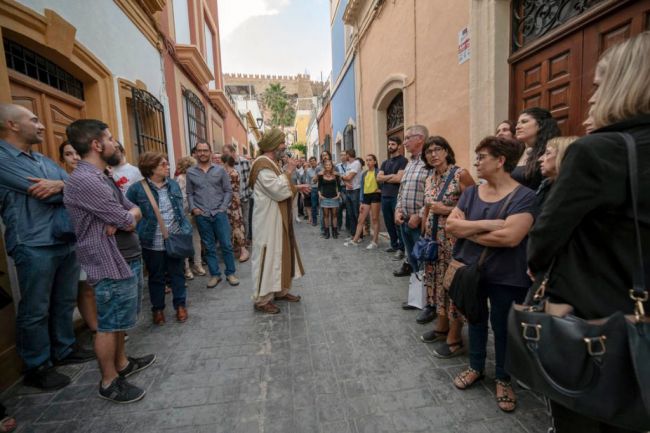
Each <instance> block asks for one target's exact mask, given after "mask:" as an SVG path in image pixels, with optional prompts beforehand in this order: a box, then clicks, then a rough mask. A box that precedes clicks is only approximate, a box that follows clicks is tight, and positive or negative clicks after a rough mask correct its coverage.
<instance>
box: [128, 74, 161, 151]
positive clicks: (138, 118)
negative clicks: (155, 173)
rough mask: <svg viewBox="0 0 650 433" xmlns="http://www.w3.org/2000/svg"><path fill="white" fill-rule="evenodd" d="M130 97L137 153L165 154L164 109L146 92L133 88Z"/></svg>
mask: <svg viewBox="0 0 650 433" xmlns="http://www.w3.org/2000/svg"><path fill="white" fill-rule="evenodd" d="M131 95H132V98H131V107H132V110H133V117H134V121H135V134H136V147H137V149H138V153H139V154H142V153H144V152H148V151H155V152H162V153H164V154H167V133H166V131H165V108H164V107H163V105H162V104H161V103H160V101H159V100H158V99H156V97H155V96H153V95H152V94H151V93H149V92H147V91H146V90H141V89H136V88H135V87H133V88H131Z"/></svg>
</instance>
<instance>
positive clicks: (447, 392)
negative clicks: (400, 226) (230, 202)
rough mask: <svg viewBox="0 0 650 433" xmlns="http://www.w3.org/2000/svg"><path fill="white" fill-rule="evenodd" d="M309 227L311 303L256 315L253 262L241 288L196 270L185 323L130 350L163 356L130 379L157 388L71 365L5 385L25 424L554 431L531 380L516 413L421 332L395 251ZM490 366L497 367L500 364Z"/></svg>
mask: <svg viewBox="0 0 650 433" xmlns="http://www.w3.org/2000/svg"><path fill="white" fill-rule="evenodd" d="M297 233H298V238H299V241H300V244H301V247H302V256H303V260H304V262H305V265H306V266H305V267H306V270H307V276H306V277H305V278H303V279H302V280H299V281H298V283H297V284H296V290H295V291H294V293H297V294H300V295H302V297H303V300H302V302H301V303H299V304H291V305H287V304H281V308H282V314H280V315H278V316H262V315H258V314H255V313H254V312H253V308H252V305H251V302H250V295H251V292H252V289H251V286H252V283H251V278H250V264H248V263H246V264H245V265H243V266H242V267H241V269H240V271H239V275H240V277H241V280H242V284H241V285H240V286H239V287H230V286H228V285H226V284H225V283H221V284H220V285H219V286H218V287H217V288H216V289H206V288H205V281H206V279H205V277H200V278H197V279H195V280H194V281H192V282H190V284H189V292H188V299H189V302H190V304H189V314H190V319H189V321H188V322H187V323H185V324H182V325H180V324H177V323H175V322H174V320H173V319H172V314H173V310H172V308H171V306H170V305H168V307H167V318H168V322H167V324H166V325H165V326H162V327H154V326H152V325H151V320H150V316H149V314H145V315H143V317H142V319H141V321H140V324H139V326H138V328H137V329H136V330H134V331H133V332H130V333H129V334H130V341H129V342H128V343H127V348H128V350H129V353H130V354H133V355H141V354H146V353H152V352H153V353H156V355H157V357H158V359H157V362H156V363H155V364H154V366H152V367H150V368H149V369H147V370H145V371H143V372H141V373H139V374H137V375H135V376H133V377H132V378H131V379H132V380H133V382H134V383H136V384H138V385H140V386H143V387H145V388H146V389H147V395H146V396H145V398H144V400H143V401H141V402H139V403H136V404H131V405H115V404H111V403H109V402H106V401H103V400H100V399H99V398H98V397H97V383H98V381H99V373H98V371H97V366H96V364H95V363H94V362H91V363H88V364H85V365H83V366H81V367H78V366H74V367H67V368H66V369H65V371H67V372H68V373H70V374H74V382H73V384H72V385H70V386H68V387H66V388H64V389H62V390H60V391H58V392H56V393H45V394H44V393H40V394H39V393H34V390H30V389H27V388H23V387H21V386H19V387H16V388H14V389H13V390H11V391H10V392H9V393H7V394H6V395H5V396H3V398H2V399H3V400H4V401H5V404H6V405H7V406H9V408H10V410H11V412H12V413H13V414H14V415H16V418H17V419H18V422H19V424H20V428H19V430H18V431H19V432H21V433H26V432H38V433H52V432H56V433H64V432H65V433H74V432H84V433H90V432H97V433H119V432H138V433H145V432H174V433H190V432H192V433H218V432H224V433H248V432H251V433H252V432H264V433H272V432H278V433H311V432H320V433H330V432H331V433H347V432H350V433H352V432H354V433H380V432H425V431H426V432H531V433H532V432H545V431H546V424H547V418H546V415H545V411H544V405H543V403H542V401H541V400H540V399H539V398H537V397H536V396H534V395H532V394H530V393H528V392H526V391H519V392H518V398H519V407H518V409H517V411H516V412H515V414H505V413H503V412H501V411H500V410H499V409H498V408H497V406H496V403H495V402H494V395H493V393H494V382H493V380H492V379H490V380H486V381H484V382H483V383H480V384H478V386H475V387H474V388H472V389H470V390H467V391H458V390H456V389H455V388H454V387H453V385H452V383H451V378H452V376H453V375H454V374H455V373H457V372H458V371H459V370H460V369H461V368H462V367H463V366H464V365H465V364H466V362H467V358H466V357H460V358H455V359H452V360H446V361H444V360H438V359H436V358H434V357H433V356H432V351H431V347H430V346H428V345H425V344H423V343H421V342H420V341H419V335H420V334H421V333H422V332H423V331H426V330H428V329H430V326H431V325H424V326H423V325H418V324H416V323H415V315H416V312H414V311H403V310H402V309H401V308H400V303H401V302H402V301H403V300H404V299H405V297H406V290H407V288H406V284H407V280H406V279H405V278H401V279H397V278H394V277H393V276H392V275H391V271H392V269H393V268H394V267H395V266H396V265H395V262H392V261H391V260H390V255H389V254H387V253H384V252H383V250H382V249H380V250H374V251H367V250H366V249H365V248H363V247H362V248H358V249H357V248H346V247H344V246H343V241H342V239H339V240H327V241H326V240H323V239H319V237H318V231H317V230H316V229H314V228H312V227H307V226H306V225H305V224H297ZM167 299H168V301H169V304H171V299H170V298H169V297H168V298H167ZM145 305H146V304H145ZM147 312H148V310H147ZM489 351H490V353H492V350H491V349H489ZM487 373H488V376H490V377H493V374H494V367H493V365H492V364H489V366H488V371H487Z"/></svg>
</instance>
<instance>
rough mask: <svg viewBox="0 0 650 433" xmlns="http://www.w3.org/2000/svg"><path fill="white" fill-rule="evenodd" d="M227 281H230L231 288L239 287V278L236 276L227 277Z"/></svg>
mask: <svg viewBox="0 0 650 433" xmlns="http://www.w3.org/2000/svg"><path fill="white" fill-rule="evenodd" d="M226 281H228V284H230V285H231V286H239V278H237V277H235V276H234V275H228V276H226Z"/></svg>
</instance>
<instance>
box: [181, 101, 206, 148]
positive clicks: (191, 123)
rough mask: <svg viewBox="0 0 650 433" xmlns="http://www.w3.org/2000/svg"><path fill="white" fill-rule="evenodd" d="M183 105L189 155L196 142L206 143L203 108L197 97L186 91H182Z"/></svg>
mask: <svg viewBox="0 0 650 433" xmlns="http://www.w3.org/2000/svg"><path fill="white" fill-rule="evenodd" d="M183 103H184V105H185V113H186V114H187V116H186V118H185V121H186V123H187V150H188V154H189V153H190V152H191V150H192V148H194V146H196V144H197V143H198V142H206V141H207V136H206V132H205V131H206V130H205V107H204V106H203V104H202V103H201V100H200V99H199V97H198V96H196V95H195V94H194V93H193V92H192V91H190V90H187V89H185V90H183Z"/></svg>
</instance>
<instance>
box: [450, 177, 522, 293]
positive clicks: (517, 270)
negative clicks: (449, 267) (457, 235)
mask: <svg viewBox="0 0 650 433" xmlns="http://www.w3.org/2000/svg"><path fill="white" fill-rule="evenodd" d="M506 198H507V196H506V197H504V198H502V199H501V200H499V201H495V202H485V201H483V200H481V198H480V197H479V195H478V187H477V186H470V187H469V188H467V189H465V191H464V192H463V194H462V195H461V196H460V200H458V204H457V205H456V206H457V207H458V209H460V210H462V211H463V213H464V214H465V218H467V220H468V221H478V220H494V219H506V218H508V217H509V216H510V215H516V214H521V213H529V214H531V215H533V213H534V209H535V193H534V192H533V191H532V190H530V189H528V188H525V187H518V189H517V191H515V193H514V195H513V196H512V199H511V200H510V203H508V206H507V207H506V208H505V209H504V210H503V211H502V210H501V208H502V207H503V205H504V202H505V200H506ZM527 240H528V238H524V239H522V241H521V242H520V243H519V245H517V246H515V247H513V248H490V251H489V252H488V253H487V254H488V255H487V258H486V259H485V263H484V264H483V266H482V267H481V281H483V282H485V283H488V284H502V285H505V286H514V287H524V288H528V287H529V286H530V278H528V275H526V241H527ZM484 249H485V247H484V246H482V245H479V244H477V243H475V242H472V241H470V240H468V239H458V240H457V241H456V244H455V245H454V251H453V257H454V259H456V260H460V261H461V262H463V263H465V264H467V265H469V264H473V263H476V262H478V261H479V258H480V256H481V254H482V253H483V250H484Z"/></svg>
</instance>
